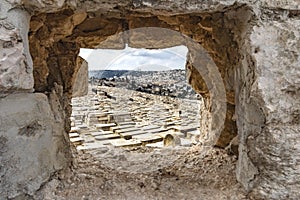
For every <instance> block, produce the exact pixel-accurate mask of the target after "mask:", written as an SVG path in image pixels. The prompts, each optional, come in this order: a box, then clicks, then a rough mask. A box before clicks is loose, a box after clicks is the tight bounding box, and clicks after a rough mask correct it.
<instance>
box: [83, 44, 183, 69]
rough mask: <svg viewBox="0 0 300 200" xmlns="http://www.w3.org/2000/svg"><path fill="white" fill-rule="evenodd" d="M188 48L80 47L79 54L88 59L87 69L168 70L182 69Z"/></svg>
mask: <svg viewBox="0 0 300 200" xmlns="http://www.w3.org/2000/svg"><path fill="white" fill-rule="evenodd" d="M187 52H188V49H187V48H186V47H185V46H177V47H172V48H167V49H156V50H148V49H135V48H130V47H126V48H125V49H123V50H107V49H80V54H79V55H80V56H81V57H82V58H84V59H85V60H87V61H88V64H89V70H104V69H106V70H145V69H147V70H148V71H151V70H170V69H184V68H185V63H186V54H187Z"/></svg>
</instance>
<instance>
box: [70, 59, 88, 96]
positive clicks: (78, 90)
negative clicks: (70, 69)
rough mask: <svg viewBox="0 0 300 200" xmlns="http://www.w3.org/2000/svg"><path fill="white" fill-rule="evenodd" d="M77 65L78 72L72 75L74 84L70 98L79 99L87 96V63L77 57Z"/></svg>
mask: <svg viewBox="0 0 300 200" xmlns="http://www.w3.org/2000/svg"><path fill="white" fill-rule="evenodd" d="M77 65H78V68H79V70H78V72H77V73H74V77H75V78H74V79H73V80H74V83H73V86H72V87H73V90H72V97H81V96H85V95H87V93H88V80H89V73H88V63H87V62H86V61H85V60H83V59H82V58H80V57H78V61H77Z"/></svg>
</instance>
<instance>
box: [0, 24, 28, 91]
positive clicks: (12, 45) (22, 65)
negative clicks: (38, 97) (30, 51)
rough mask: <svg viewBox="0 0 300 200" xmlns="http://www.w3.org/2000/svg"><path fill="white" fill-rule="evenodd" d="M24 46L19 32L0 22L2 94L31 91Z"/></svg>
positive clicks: (0, 78) (0, 80)
mask: <svg viewBox="0 0 300 200" xmlns="http://www.w3.org/2000/svg"><path fill="white" fill-rule="evenodd" d="M24 45H25V44H24V43H23V39H22V37H21V35H20V31H19V30H18V29H17V28H16V27H15V26H14V25H12V24H10V23H8V22H5V21H0V52H1V53H0V92H1V93H2V94H3V93H9V92H13V91H18V90H32V89H33V75H32V66H30V64H29V63H28V62H27V60H26V57H25V55H24V53H25V51H24ZM0 96H1V94H0Z"/></svg>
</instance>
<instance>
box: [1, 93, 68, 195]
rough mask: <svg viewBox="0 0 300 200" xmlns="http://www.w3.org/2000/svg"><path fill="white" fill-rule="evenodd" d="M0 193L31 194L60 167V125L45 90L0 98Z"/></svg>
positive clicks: (64, 159)
mask: <svg viewBox="0 0 300 200" xmlns="http://www.w3.org/2000/svg"><path fill="white" fill-rule="evenodd" d="M0 110H1V112H0V177H1V182H0V196H1V198H4V199H5V197H9V198H14V197H17V196H19V195H22V194H24V193H25V194H28V195H33V194H34V193H35V191H37V190H38V189H39V188H40V187H41V185H42V184H43V183H45V182H46V181H47V180H48V179H49V177H50V176H51V174H52V173H54V172H56V171H57V170H60V169H63V168H64V167H65V166H66V164H67V161H66V158H65V153H64V152H62V151H61V149H62V148H63V146H61V145H62V144H61V142H60V141H61V136H62V134H63V133H64V129H63V127H62V126H57V125H56V124H55V121H54V116H53V113H52V111H51V108H50V106H49V103H48V99H47V97H46V96H45V95H44V94H14V95H9V96H7V97H5V98H2V99H0Z"/></svg>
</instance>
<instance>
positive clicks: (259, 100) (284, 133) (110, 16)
mask: <svg viewBox="0 0 300 200" xmlns="http://www.w3.org/2000/svg"><path fill="white" fill-rule="evenodd" d="M299 8H300V6H299V1H297V0H288V1H276V0H263V1H254V0H250V1H246V0H245V1H244V0H238V1H233V0H232V1H231V0H230V1H222V0H209V1H205V2H201V3H199V2H194V1H186V0H180V1H151V0H142V1H127V0H126V1H125V0H121V1H119V0H118V1H117V0H112V1H109V2H106V1H102V0H97V1H84V2H83V1H76V0H52V1H48V0H47V1H44V0H38V1H36V0H34V1H27V0H26V1H25V0H24V1H23V0H4V1H2V2H1V3H0V9H1V12H0V44H1V45H0V49H1V53H0V58H1V59H0V91H1V93H0V98H1V99H0V110H1V113H0V123H1V126H0V159H1V165H0V167H1V168H0V175H1V189H0V194H1V195H0V196H4V197H7V196H9V197H17V196H18V195H24V194H28V195H32V194H33V193H34V192H35V191H36V190H38V188H39V187H40V186H41V185H42V184H43V182H45V181H47V179H48V178H49V177H50V176H51V174H52V173H54V172H55V171H57V170H59V169H63V168H66V167H67V166H68V165H69V164H70V163H71V156H70V146H69V143H68V137H67V134H66V133H67V132H68V130H69V126H70V122H69V118H68V117H69V116H70V113H71V107H70V100H71V97H72V93H73V91H74V90H73V89H74V88H73V86H74V84H75V82H76V81H74V80H75V79H74V77H76V75H77V73H78V71H80V69H79V67H78V66H79V65H78V58H77V55H78V52H79V48H81V47H88V48H97V47H102V48H118V49H122V48H124V46H125V43H128V44H129V46H132V47H147V43H146V42H145V41H143V40H136V39H137V38H139V35H129V36H128V37H126V38H125V37H120V38H114V39H113V40H110V38H111V36H113V37H115V36H116V34H118V33H120V32H122V31H126V30H131V29H135V28H141V27H160V28H167V29H170V30H175V31H178V32H180V33H182V34H185V35H186V36H189V37H190V38H192V39H193V40H194V41H195V42H197V43H199V44H201V45H202V47H203V48H204V49H205V50H206V51H207V52H208V53H209V55H210V56H211V58H212V59H213V61H214V63H215V65H216V66H217V67H218V71H219V72H220V75H221V77H220V80H219V81H218V82H215V84H219V83H222V84H224V86H225V93H226V105H227V111H226V113H223V114H224V115H225V116H226V120H225V126H224V130H223V131H222V133H221V136H220V138H219V140H218V143H217V145H218V146H221V147H225V146H226V145H227V144H228V143H229V142H230V140H231V139H232V138H233V137H235V136H236V134H238V137H239V143H240V145H239V162H238V167H237V178H238V180H239V181H240V182H241V184H242V185H243V186H244V187H245V189H246V190H247V191H248V192H249V193H250V195H252V196H253V197H255V198H262V199H297V198H299V197H300V194H299V191H297V188H299V187H300V183H299V180H300V172H299V159H300V147H299V140H300V139H299V121H300V120H299V110H300V103H299V99H300V98H299V88H300V86H299V80H300V79H299V74H300V72H299V49H300V48H299V47H300V45H299V30H298V27H299V18H300V11H299ZM29 22H30V24H29ZM107 39H108V40H107ZM177 39H178V38H177ZM177 39H173V40H172V41H171V42H169V43H168V42H167V43H156V45H158V46H156V48H163V47H169V46H174V45H177V44H179V43H181V42H179V43H178V41H177ZM103 41H105V42H103ZM116 41H117V42H116ZM28 42H29V43H28ZM99 44H101V45H99ZM159 45H160V46H159ZM189 48H190V53H191V54H190V55H191V57H190V60H189V61H191V62H189V63H187V70H188V72H189V82H190V83H191V85H192V86H193V87H194V88H195V89H196V91H198V92H199V93H201V94H202V95H203V96H204V103H205V106H203V108H202V109H203V110H202V111H201V112H202V116H203V118H202V119H201V120H202V122H201V124H203V127H202V128H203V133H204V134H205V135H208V136H209V134H210V131H211V130H212V129H213V128H214V125H216V123H218V118H214V117H212V114H211V113H212V112H213V111H212V108H213V107H212V105H214V103H213V101H212V100H213V98H215V96H214V95H212V94H211V93H210V91H211V89H212V88H213V87H214V84H211V83H210V84H208V83H207V82H206V81H205V80H207V79H209V78H210V76H211V77H213V76H214V75H215V74H214V72H212V71H209V68H207V69H208V71H204V72H201V74H200V73H199V72H198V71H197V70H196V67H195V63H193V62H194V61H193V60H194V58H193V54H192V51H191V48H192V47H189ZM29 50H30V51H29ZM29 52H30V53H29ZM30 55H31V56H32V60H31V57H30ZM33 80H34V81H33ZM33 89H34V92H35V93H33ZM21 103H22V104H21ZM23 105H24V106H23ZM25 105H28V106H27V107H26V106H25ZM41 105H42V106H41ZM217 107H218V105H217ZM29 113H30V114H31V116H30V117H28V118H24V117H23V116H25V115H29ZM41 113H46V115H43V116H41ZM2 124H3V125H2ZM41 144H43V145H44V146H43V148H42V146H41ZM15 146H17V148H15ZM45 154H47V155H48V156H46V157H45ZM28 155H30V158H29V156H28ZM31 157H32V159H31ZM17 161H22V162H19V163H16V162H17ZM33 162H34V164H33ZM26 166H32V167H31V168H30V170H26ZM42 166H45V167H44V170H43V171H41V167H42ZM11 174H14V176H11ZM2 180H4V181H2Z"/></svg>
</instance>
